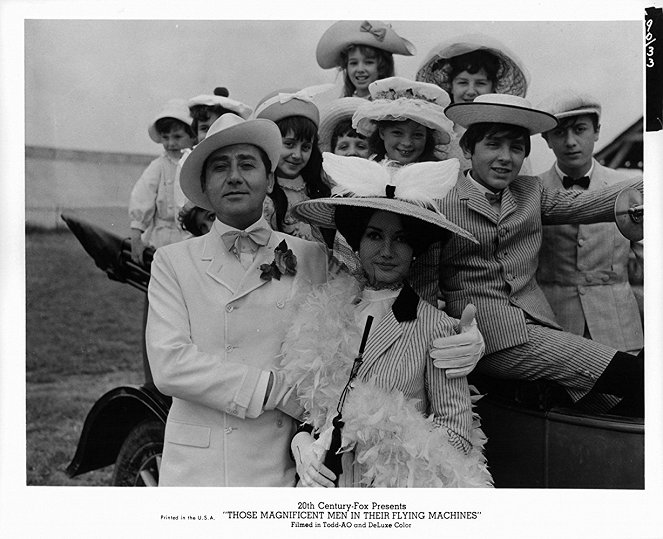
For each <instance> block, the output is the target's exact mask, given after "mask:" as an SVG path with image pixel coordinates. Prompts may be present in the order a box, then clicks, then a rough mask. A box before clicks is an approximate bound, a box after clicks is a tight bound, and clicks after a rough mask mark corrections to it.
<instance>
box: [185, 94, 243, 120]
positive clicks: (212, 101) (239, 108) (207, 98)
mask: <svg viewBox="0 0 663 539" xmlns="http://www.w3.org/2000/svg"><path fill="white" fill-rule="evenodd" d="M197 105H204V106H206V107H217V106H218V107H223V108H224V109H226V110H227V111H228V112H234V113H235V114H237V116H240V117H242V118H244V119H245V120H248V119H249V116H251V113H252V112H253V109H252V108H251V107H249V106H248V105H245V104H244V103H242V102H240V101H236V100H235V99H230V98H229V97H225V96H222V95H210V94H201V95H197V96H196V97H192V98H191V99H189V102H188V106H189V108H190V109H191V108H193V107H195V106H197Z"/></svg>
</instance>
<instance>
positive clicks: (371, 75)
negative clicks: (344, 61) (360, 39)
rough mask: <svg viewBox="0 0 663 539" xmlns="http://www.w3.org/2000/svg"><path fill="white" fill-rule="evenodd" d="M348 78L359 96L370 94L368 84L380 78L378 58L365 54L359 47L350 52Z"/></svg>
mask: <svg viewBox="0 0 663 539" xmlns="http://www.w3.org/2000/svg"><path fill="white" fill-rule="evenodd" d="M346 69H347V72H348V78H349V79H350V82H351V83H352V85H353V86H354V87H355V91H356V93H357V95H358V96H359V97H366V96H368V95H369V92H368V85H369V84H370V83H371V82H373V81H376V80H377V79H378V60H377V58H375V57H369V56H365V55H364V54H363V53H362V52H361V51H360V50H359V49H358V48H354V49H353V50H352V51H351V52H350V53H349V54H348V67H347V68H346Z"/></svg>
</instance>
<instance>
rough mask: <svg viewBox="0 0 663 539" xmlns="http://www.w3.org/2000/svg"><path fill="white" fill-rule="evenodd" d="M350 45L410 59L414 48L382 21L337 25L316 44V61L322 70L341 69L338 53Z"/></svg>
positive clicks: (326, 32)
mask: <svg viewBox="0 0 663 539" xmlns="http://www.w3.org/2000/svg"><path fill="white" fill-rule="evenodd" d="M351 45H368V46H369V47H373V48H375V49H381V50H383V51H387V52H390V53H392V54H402V55H404V56H412V55H414V54H415V53H416V52H417V49H416V48H415V46H414V45H413V44H412V43H410V42H409V41H408V40H407V39H405V38H402V37H401V36H399V35H398V34H397V33H396V32H395V31H394V29H393V28H392V27H391V25H389V24H386V23H384V22H382V21H338V22H335V23H334V24H332V25H331V26H330V27H329V28H327V30H326V31H325V33H324V34H322V37H321V38H320V41H318V47H317V48H316V51H315V57H316V59H317V60H318V65H319V66H320V67H321V68H322V69H330V68H332V67H337V66H338V67H340V66H341V64H342V59H341V53H342V52H343V51H344V50H346V49H347V48H348V47H350V46H351Z"/></svg>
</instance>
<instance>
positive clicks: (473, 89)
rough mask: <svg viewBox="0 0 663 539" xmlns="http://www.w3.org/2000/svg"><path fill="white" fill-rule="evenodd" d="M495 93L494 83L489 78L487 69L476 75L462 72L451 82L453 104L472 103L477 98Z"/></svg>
mask: <svg viewBox="0 0 663 539" xmlns="http://www.w3.org/2000/svg"><path fill="white" fill-rule="evenodd" d="M492 91H493V83H492V82H491V80H490V79H489V78H488V75H487V74H486V70H485V69H483V68H482V69H480V70H479V71H477V72H476V73H468V72H467V71H461V72H460V73H458V75H456V76H455V77H454V79H453V80H452V81H451V97H452V98H453V99H452V102H453V103H470V102H472V101H474V100H475V99H476V97H477V96H480V95H483V94H489V93H491V92H492Z"/></svg>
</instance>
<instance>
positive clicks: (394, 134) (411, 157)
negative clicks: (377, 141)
mask: <svg viewBox="0 0 663 539" xmlns="http://www.w3.org/2000/svg"><path fill="white" fill-rule="evenodd" d="M378 130H379V133H380V138H381V139H382V140H383V142H384V148H385V151H386V155H387V157H388V158H389V159H392V160H393V161H398V162H399V163H401V164H402V165H407V164H408V163H414V162H416V161H417V159H419V157H421V154H423V153H424V148H425V147H426V128H425V127H424V126H423V125H421V124H419V123H417V122H415V121H413V120H404V121H402V122H393V123H389V124H387V125H383V126H378Z"/></svg>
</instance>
